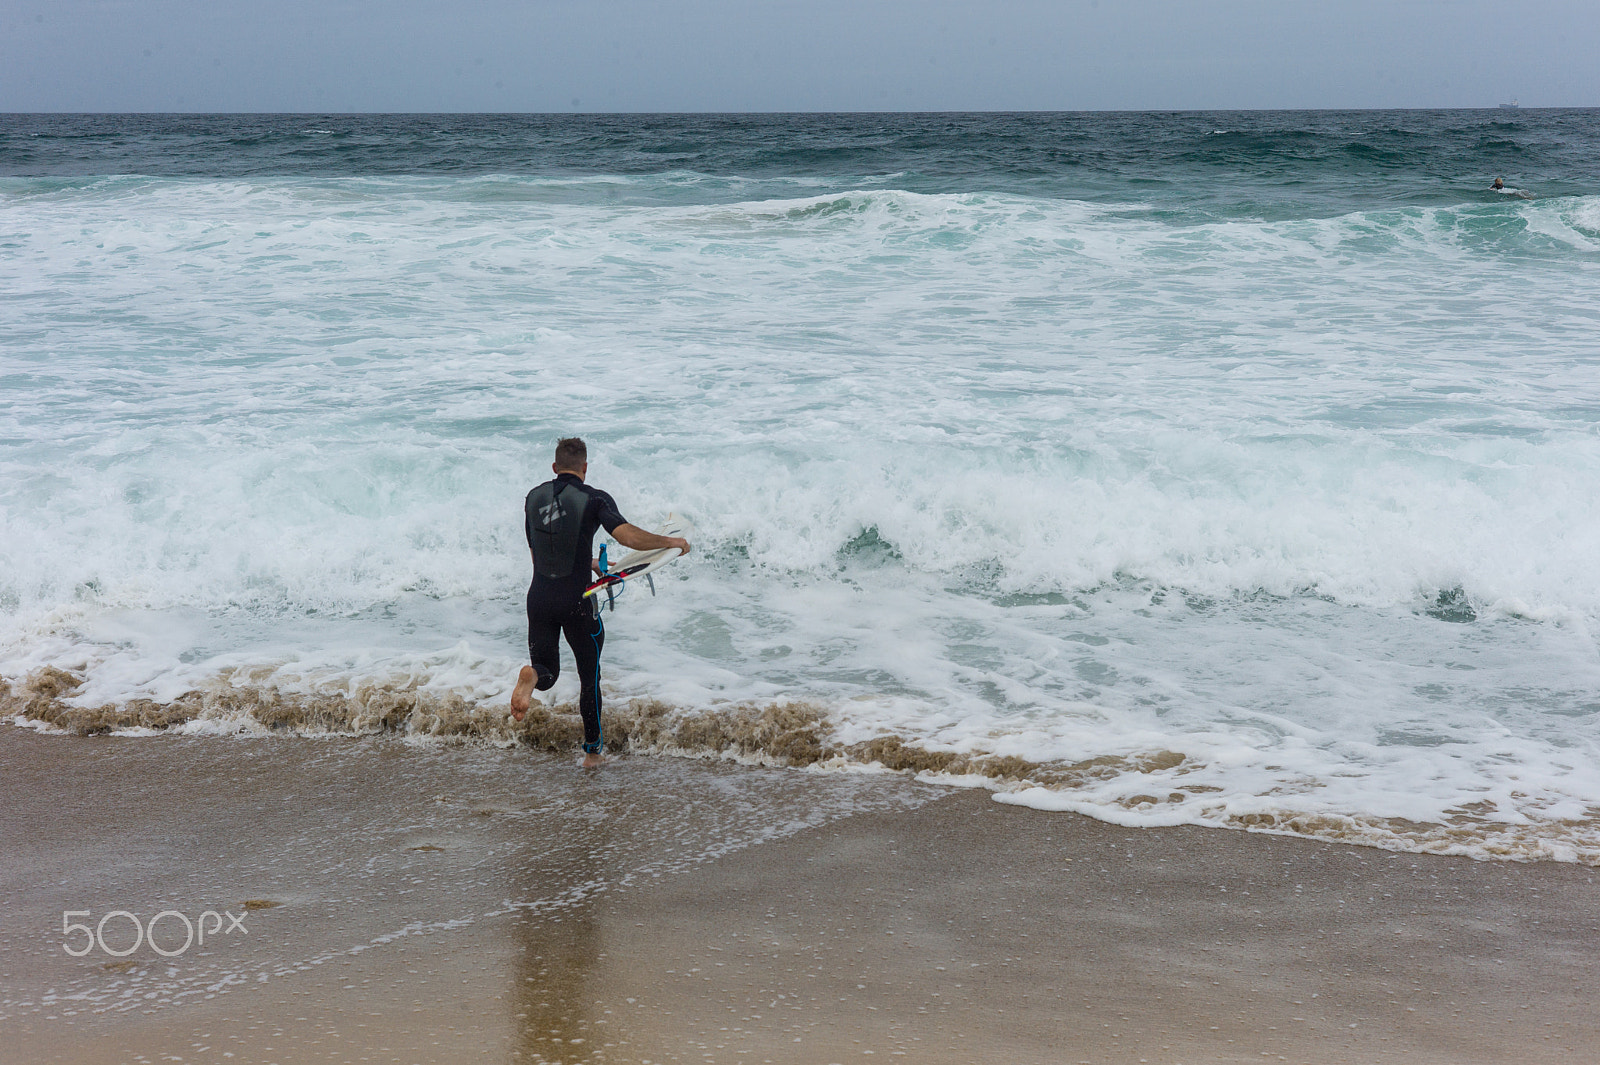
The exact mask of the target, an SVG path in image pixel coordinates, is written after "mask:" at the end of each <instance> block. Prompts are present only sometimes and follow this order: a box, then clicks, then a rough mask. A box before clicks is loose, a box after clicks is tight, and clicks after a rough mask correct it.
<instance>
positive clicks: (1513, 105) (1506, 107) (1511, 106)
mask: <svg viewBox="0 0 1600 1065" xmlns="http://www.w3.org/2000/svg"><path fill="white" fill-rule="evenodd" d="M1500 110H1502V111H1521V110H1522V105H1521V104H1520V103H1518V102H1517V101H1516V100H1512V101H1511V102H1510V103H1508V104H1501V105H1500Z"/></svg>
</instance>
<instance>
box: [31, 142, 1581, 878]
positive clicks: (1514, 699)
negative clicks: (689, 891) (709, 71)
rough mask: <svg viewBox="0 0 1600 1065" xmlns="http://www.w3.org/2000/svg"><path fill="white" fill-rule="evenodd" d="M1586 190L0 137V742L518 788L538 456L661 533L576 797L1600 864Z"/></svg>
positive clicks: (648, 147)
mask: <svg viewBox="0 0 1600 1065" xmlns="http://www.w3.org/2000/svg"><path fill="white" fill-rule="evenodd" d="M1597 153H1600V111H1592V110H1569V111H1545V110H1524V111H1517V112H1507V111H1395V112H1371V111H1367V112H1248V113H1170V114H1124V113H1117V114H1016V115H999V114H971V115H967V114H949V115H916V114H888V115H862V114H851V115H728V116H717V115H644V116H588V115H570V116H520V115H507V116H499V115H491V116H471V115H468V116H458V115H417V116H391V115H384V116H363V115H323V116H311V115H263V116H236V115H227V116H187V115H161V116H70V115H45V116H29V115H5V116H0V398H3V401H4V402H3V403H0V686H3V687H0V701H3V702H4V703H5V705H6V708H7V714H8V715H9V716H11V717H12V719H13V720H14V721H15V722H16V723H17V724H18V725H27V726H31V727H37V728H40V729H44V730H58V731H66V732H72V731H77V732H104V731H112V732H117V733H120V734H122V735H124V736H125V737H126V740H118V741H117V742H139V743H160V742H162V740H161V739H160V738H159V735H160V734H162V733H170V732H178V733H184V734H209V733H219V734H229V733H238V732H246V733H250V734H260V733H263V732H280V733H285V734H287V735H288V737H289V739H291V740H292V741H293V742H304V743H316V742H318V739H317V737H318V736H321V735H326V734H329V733H332V734H348V733H352V732H354V733H364V732H399V733H402V734H404V735H406V736H409V737H411V738H413V739H414V740H416V741H417V742H445V741H449V742H468V743H472V742H483V743H501V744H506V743H511V742H516V741H517V739H518V738H519V737H518V734H517V733H515V732H514V731H512V730H510V729H509V728H508V727H507V725H506V723H505V721H504V714H503V708H504V706H505V704H506V701H507V697H508V695H509V691H510V687H511V684H512V682H513V680H514V678H515V674H516V670H517V668H518V666H519V665H520V664H521V662H522V661H524V653H525V625H524V619H523V613H522V601H523V594H524V591H525V589H526V585H527V580H528V573H529V563H528V555H527V549H526V546H525V544H524V542H523V534H522V526H521V520H522V518H521V507H522V499H523V496H524V494H525V493H526V491H527V490H528V489H529V488H530V487H532V486H533V485H534V484H536V483H538V482H540V481H542V480H544V479H546V478H547V477H548V476H549V472H548V471H549V463H550V458H551V454H550V453H551V451H552V448H553V445H554V442H555V440H556V439H557V438H558V437H561V436H565V435H571V434H577V435H581V436H583V437H584V438H585V439H587V441H588V442H589V446H590V452H591V468H590V481H591V483H593V484H596V485H598V486H600V487H602V488H604V489H606V490H608V491H609V492H611V493H612V494H613V495H614V496H615V497H616V498H617V500H618V503H619V504H620V507H621V509H622V512H623V514H624V515H626V516H627V518H628V519H629V520H630V521H632V522H634V523H635V524H637V525H640V526H642V527H646V528H649V527H652V526H655V525H658V524H659V523H660V522H661V521H662V520H663V519H664V518H665V516H666V515H667V514H668V513H669V512H676V513H678V514H681V515H683V516H684V517H685V518H687V519H688V520H689V521H690V522H692V524H693V526H694V529H695V532H694V534H693V536H692V537H691V539H693V541H694V544H695V550H694V552H693V554H692V555H690V556H689V557H688V558H687V559H685V560H683V561H681V562H678V563H676V564H674V565H672V566H670V567H668V568H666V569H663V570H661V571H660V572H659V573H658V574H656V579H655V584H656V593H657V594H656V595H654V596H653V597H652V595H651V594H650V592H649V590H648V589H644V588H631V589H630V590H629V591H627V592H626V593H625V595H624V596H623V597H622V599H621V600H619V602H618V604H617V608H616V610H615V611H614V612H612V613H608V614H607V615H606V625H607V628H608V630H609V633H610V639H609V641H608V646H607V649H606V656H605V671H606V672H605V690H606V695H607V700H608V704H607V705H608V710H607V713H608V715H609V716H610V718H611V719H613V720H614V721H616V722H620V723H622V725H624V726H627V724H628V722H634V723H635V724H637V723H638V722H644V721H648V722H649V729H648V730H642V729H643V726H639V729H640V730H636V731H635V732H634V734H633V748H634V749H635V750H636V751H640V752H647V751H655V752H658V753H677V754H688V755H700V756H708V757H728V758H741V759H745V760H749V761H756V762H768V763H780V764H795V765H797V766H800V767H802V768H800V769H798V770H797V771H803V772H821V773H828V772H857V771H864V770H868V769H870V768H873V767H884V768H887V769H891V770H898V771H902V772H911V773H917V774H919V775H920V776H921V777H922V779H925V780H929V781H934V782H940V783H945V784H949V785H951V786H957V785H969V786H970V785H981V786H985V787H989V788H991V789H994V791H995V795H996V798H998V799H1000V800H1001V801H1004V802H1010V803H1019V804H1023V805H1029V806H1033V807H1035V808H1038V809H1042V810H1071V811H1077V812H1081V813H1086V814H1089V815H1091V816H1095V817H1098V818H1101V819H1104V820H1108V821H1113V822H1115V823H1118V824H1124V825H1129V826H1146V825H1152V826H1153V825H1172V824H1200V825H1213V826H1219V827H1233V828H1248V829H1252V830H1258V831H1271V832H1285V833H1297V834H1301V835H1309V836H1315V837H1319V838H1324V839H1333V840H1341V841H1346V842H1353V843H1365V844H1371V845H1376V846H1382V847H1388V848H1393V849H1402V850H1416V851H1433V852H1440V853H1456V854H1469V855H1472V856H1474V857H1478V858H1499V859H1556V860H1564V861H1581V862H1586V863H1589V864H1600V648H1597V643H1596V640H1597V635H1596V631H1597V626H1600V427H1597V426H1600V183H1597V179H1596V175H1595V170H1594V166H1593V160H1594V159H1595V158H1596V156H1597ZM1497 176H1499V177H1503V178H1504V180H1505V184H1506V186H1507V189H1506V190H1505V191H1499V192H1497V191H1493V190H1491V189H1490V187H1489V186H1490V183H1491V181H1492V180H1493V179H1494V178H1495V177H1497ZM569 661H570V660H569ZM575 692H576V681H575V680H574V679H573V678H572V677H571V676H570V667H569V672H568V673H567V674H564V675H563V678H562V680H561V682H560V683H559V684H558V685H557V687H556V689H555V690H554V693H553V694H554V698H555V699H556V700H557V701H558V702H560V703H570V702H571V701H572V700H573V699H574V698H575ZM629 727H631V726H629ZM297 733H298V734H301V736H296V735H295V734H297ZM301 737H303V738H301ZM63 742H67V741H63ZM217 742H226V740H224V739H220V738H219V739H218V740H217Z"/></svg>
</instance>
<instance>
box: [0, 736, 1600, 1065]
mask: <svg viewBox="0 0 1600 1065" xmlns="http://www.w3.org/2000/svg"><path fill="white" fill-rule="evenodd" d="M0 780H3V782H4V784H3V787H4V793H3V804H0V848H3V853H4V855H5V860H4V863H3V866H0V888H3V893H4V898H5V900H6V902H5V909H4V915H3V922H0V959H3V961H0V1027H3V1029H4V1031H5V1032H6V1038H5V1040H4V1041H3V1043H0V1060H4V1061H7V1062H18V1063H22V1062H30V1063H31V1062H47V1061H59V1062H69V1063H84V1065H87V1063H91V1062H129V1061H139V1062H158V1061H226V1062H235V1063H241V1065H242V1063H245V1062H284V1063H288V1062H345V1061H348V1062H360V1061H372V1062H434V1061H439V1062H453V1061H503V1062H534V1061H543V1062H558V1061H559V1062H566V1063H573V1062H640V1063H643V1062H652V1063H655V1062H677V1061H693V1062H796V1063H799V1062H820V1063H824V1065H826V1063H830V1062H844V1061H851V1060H870V1059H877V1058H882V1057H899V1056H903V1057H905V1058H906V1059H908V1060H911V1061H919V1062H977V1061H983V1062H1007V1063H1009V1062H1018V1063H1022V1062H1050V1063H1053V1062H1094V1063H1102V1062H1107V1063H1116V1062H1129V1063H1135V1062H1151V1063H1154V1062H1165V1063H1187V1065H1195V1063H1211V1062H1243V1061H1279V1060H1282V1061H1291V1062H1391V1061H1394V1062H1439V1063H1447V1062H1448V1063H1463V1062H1543V1061H1592V1060H1594V1057H1593V1047H1594V1046H1595V1045H1597V1043H1600V1015H1597V1013H1596V1011H1595V1009H1594V1005H1593V1003H1594V998H1593V988H1594V986H1595V983H1596V980H1597V978H1600V927H1597V926H1600V886H1597V884H1596V882H1595V875H1596V871H1595V870H1594V869H1592V868H1589V867H1586V866H1577V865H1559V864H1550V863H1546V864H1510V863H1502V864H1495V863H1483V862H1474V861H1471V860H1467V859H1459V858H1440V857H1432V856H1418V855H1409V854H1397V853H1388V852H1384V851H1378V850H1372V849H1366V848H1357V847H1346V846H1338V845H1332V844H1325V843H1320V842H1315V841H1307V840H1302V839H1293V838H1284V837H1276V836H1268V835H1261V834H1251V833H1245V832H1232V831H1220V830H1207V829H1195V828H1176V829H1158V830H1144V831H1135V830H1130V829H1124V828H1118V827H1115V826H1111V825H1107V824H1103V823H1101V822H1097V821H1094V820H1091V819H1088V818H1084V817H1079V816H1076V815H1070V814H1044V813H1038V812H1035V811H1030V810H1026V809H1018V808H1012V807H1006V806H1002V805H1000V804H998V803H995V802H993V801H991V800H990V798H989V796H988V795H987V793H983V792H975V791H960V790H950V789H943V788H938V787H933V786H928V785H923V784H918V783H916V782H914V781H911V780H908V779H906V778H903V777H896V776H884V775H869V774H841V773H825V772H807V771H797V770H769V769H753V768H749V767H744V766H737V765H729V764H719V763H711V762H695V761H686V760H676V759H667V758H638V757H636V758H628V757H624V758H620V759H617V760H615V761H614V762H612V763H611V764H610V765H609V766H607V767H606V768H605V769H604V770H602V771H600V772H597V773H590V774H585V773H582V772H580V771H578V770H577V769H576V768H574V766H573V764H572V760H571V759H570V758H568V757H566V756H552V755H546V754H537V753H532V752H529V751H527V750H521V749H511V750H501V749H493V748H484V747H479V746H442V745H432V746H424V745H408V744H406V743H404V742H400V741H396V740H389V739H371V738H369V739H347V738H328V739H309V738H303V737H285V738H282V739H279V738H265V739H263V738H254V739H245V738H194V737H171V736H157V737H120V736H110V737H61V736H49V735H39V734H36V733H34V732H31V731H28V730H24V729H20V728H16V727H12V726H10V725H4V726H0ZM117 910H126V911H129V912H131V913H132V914H134V915H136V917H137V918H138V919H140V920H141V921H143V922H145V923H146V925H148V922H149V920H150V918H151V917H153V916H154V915H155V914H157V913H159V912H162V911H176V912H177V913H178V914H181V915H183V916H184V917H187V918H188V919H189V920H190V921H191V922H192V921H194V920H197V919H200V915H201V914H202V913H204V912H205V911H214V912H217V913H218V914H224V913H226V914H233V915H237V916H238V918H239V919H240V922H241V924H242V926H243V927H242V928H238V929H230V930H229V931H228V932H227V933H226V934H223V933H222V932H220V931H211V930H210V925H208V924H204V923H203V922H202V926H203V927H205V928H206V929H207V930H208V931H210V938H209V939H207V941H206V942H205V943H204V944H203V945H192V946H191V947H189V948H188V949H186V950H183V951H181V952H180V951H178V948H179V947H180V946H182V945H183V942H184V922H183V921H182V920H181V919H180V918H178V917H171V916H169V917H166V918H163V921H162V923H161V924H160V925H159V927H158V929H157V932H156V933H155V941H156V944H157V945H159V946H161V947H162V949H164V950H166V951H167V952H168V953H169V954H172V955H173V956H170V957H163V956H161V955H159V954H157V953H155V952H154V951H153V950H152V949H151V943H150V942H144V943H141V944H140V946H139V947H138V949H136V950H134V951H132V952H131V953H128V954H127V955H126V956H125V957H113V956H111V955H110V954H109V953H107V952H106V951H105V949H104V948H102V947H101V946H100V945H99V944H98V943H96V944H93V945H92V946H91V949H90V950H89V952H88V953H87V954H86V955H85V956H83V957H71V956H68V954H67V952H66V951H65V950H64V945H66V946H72V947H73V948H74V949H78V947H79V946H80V945H81V944H83V943H84V942H85V941H84V938H83V933H81V932H80V933H74V934H71V935H64V934H63V917H62V914H63V913H64V912H66V911H74V912H78V913H81V912H82V911H88V914H87V916H79V917H73V918H70V920H72V921H78V922H82V921H87V922H88V923H89V924H91V925H96V924H98V923H99V922H100V921H101V919H102V918H104V917H105V915H106V914H108V913H111V912H112V911H117ZM220 923H223V924H224V926H226V921H225V920H224V921H223V922H220ZM102 939H103V941H104V943H105V946H106V947H109V948H110V949H111V950H124V949H126V948H127V947H128V946H129V945H130V944H131V943H133V941H134V933H133V929H132V925H131V923H130V922H129V921H128V920H127V918H125V917H120V916H119V917H113V918H110V919H109V920H108V921H107V923H106V924H105V925H104V926H103V928H102ZM1584 1048H1589V1049H1584Z"/></svg>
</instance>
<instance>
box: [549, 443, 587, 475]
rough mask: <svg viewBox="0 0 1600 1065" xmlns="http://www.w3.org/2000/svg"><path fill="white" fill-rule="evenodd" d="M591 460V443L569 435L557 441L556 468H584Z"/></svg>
mask: <svg viewBox="0 0 1600 1065" xmlns="http://www.w3.org/2000/svg"><path fill="white" fill-rule="evenodd" d="M588 462H589V445H587V444H585V443H584V442H583V441H582V440H581V439H579V438H578V437H576V436H569V437H566V438H565V439H562V440H558V441H556V469H558V470H572V471H574V472H576V471H578V470H581V469H583V467H584V466H585V465H587V464H588Z"/></svg>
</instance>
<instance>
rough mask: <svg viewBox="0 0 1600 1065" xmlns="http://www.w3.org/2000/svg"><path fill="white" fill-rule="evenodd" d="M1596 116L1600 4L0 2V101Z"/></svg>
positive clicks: (59, 106)
mask: <svg viewBox="0 0 1600 1065" xmlns="http://www.w3.org/2000/svg"><path fill="white" fill-rule="evenodd" d="M1512 99H1517V100H1520V101H1521V103H1522V104H1523V106H1525V107H1530V106H1531V107H1539V106H1568V107H1585V106H1595V105H1600V0H1347V2H1334V0H1205V2H1201V0H1054V2H1051V0H982V2H980V0H925V2H919V0H805V2H791V0H652V2H645V0H0V111H862V110H867V111H873V110H912V111H950V110H1104V109H1126V108H1131V109H1167V108H1299V107H1486V106H1493V105H1495V104H1497V103H1502V102H1508V101H1510V100H1512Z"/></svg>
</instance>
